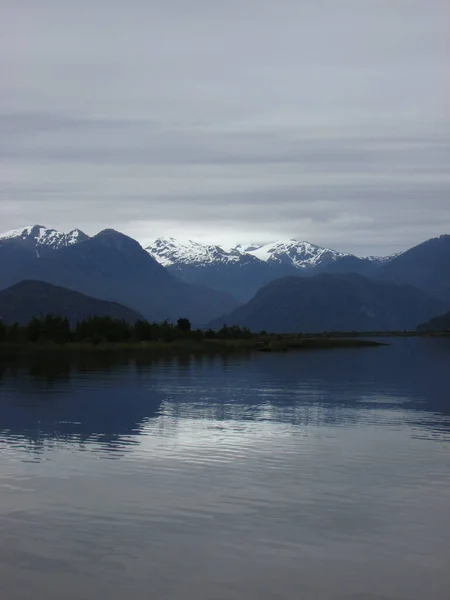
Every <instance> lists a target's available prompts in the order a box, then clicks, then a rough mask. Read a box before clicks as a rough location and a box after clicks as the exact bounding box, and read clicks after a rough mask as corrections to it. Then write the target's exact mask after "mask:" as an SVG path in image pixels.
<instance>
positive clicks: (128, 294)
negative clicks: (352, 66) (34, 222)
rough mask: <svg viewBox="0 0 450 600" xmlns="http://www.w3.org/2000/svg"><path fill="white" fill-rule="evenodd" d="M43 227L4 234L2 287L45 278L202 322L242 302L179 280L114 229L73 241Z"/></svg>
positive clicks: (162, 315)
mask: <svg viewBox="0 0 450 600" xmlns="http://www.w3.org/2000/svg"><path fill="white" fill-rule="evenodd" d="M44 229H45V228H43V227H40V226H35V227H32V228H27V230H29V233H28V234H25V235H24V234H23V233H20V234H19V235H17V236H15V237H12V236H11V235H10V234H8V237H6V238H5V237H1V236H0V289H5V288H7V287H10V286H11V285H14V284H15V283H19V282H20V281H23V280H28V279H32V280H40V281H45V282H47V283H51V284H53V285H57V286H61V287H64V288H67V289H69V290H74V291H77V292H80V293H82V294H86V295H88V296H92V297H94V298H99V299H101V300H108V301H113V302H118V303H120V304H123V305H125V306H128V307H129V308H131V309H133V310H135V311H136V312H138V313H140V314H142V315H143V316H144V317H145V318H147V319H149V320H158V321H160V320H164V319H169V320H173V319H177V318H178V317H180V315H182V316H185V317H187V318H189V319H190V320H191V321H192V322H193V323H194V324H199V325H201V324H204V323H206V322H207V321H209V320H210V319H212V318H214V317H216V316H217V315H218V314H222V313H225V312H228V311H230V310H232V309H233V308H235V307H236V306H237V304H238V302H237V301H236V300H235V299H234V298H233V297H232V296H231V295H229V294H227V293H225V292H220V291H217V290H213V289H210V288H206V287H204V286H199V285H189V284H187V283H184V282H182V281H179V280H178V279H176V278H175V277H173V276H172V275H171V274H170V273H169V272H168V271H167V270H166V269H165V268H164V267H162V266H161V265H160V264H159V263H158V262H156V261H155V260H154V259H153V258H152V257H151V256H150V255H149V253H148V252H146V251H145V250H144V249H143V248H142V247H141V246H140V244H139V243H138V242H136V241H135V240H133V239H132V238H130V237H128V236H126V235H124V234H122V233H119V232H117V231H114V230H112V229H105V230H104V231H101V232H100V233H98V234H97V235H95V236H92V237H88V236H86V235H84V234H82V233H81V232H80V234H79V235H78V236H77V237H76V239H74V241H73V243H71V244H70V245H65V244H61V243H60V241H59V240H60V239H61V236H58V235H55V234H54V233H53V230H51V234H46V232H45V231H44ZM36 232H39V235H36ZM44 240H45V242H44Z"/></svg>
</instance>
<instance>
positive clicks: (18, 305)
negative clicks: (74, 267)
mask: <svg viewBox="0 0 450 600" xmlns="http://www.w3.org/2000/svg"><path fill="white" fill-rule="evenodd" d="M47 314H53V315H57V316H60V317H64V318H67V319H68V320H69V322H70V323H71V324H74V323H76V322H77V321H82V320H83V319H86V318H87V317H92V316H102V317H111V318H113V319H123V320H125V321H128V322H129V323H135V322H136V321H137V320H139V319H142V316H141V315H140V314H139V313H137V312H135V311H134V310H131V309H130V308H127V307H126V306H122V305H121V304H117V303H115V302H105V301H104V300H98V299H97V298H91V297H89V296H86V295H84V294H80V293H78V292H74V291H72V290H68V289H66V288H63V287H59V286H55V285H52V284H50V283H45V282H43V281H32V280H27V281H21V282H20V283H17V284H15V285H13V286H11V287H9V288H8V289H6V290H1V291H0V320H2V321H3V322H4V323H7V324H11V323H20V324H26V323H28V322H29V321H30V320H31V319H32V318H33V317H43V316H45V315H47Z"/></svg>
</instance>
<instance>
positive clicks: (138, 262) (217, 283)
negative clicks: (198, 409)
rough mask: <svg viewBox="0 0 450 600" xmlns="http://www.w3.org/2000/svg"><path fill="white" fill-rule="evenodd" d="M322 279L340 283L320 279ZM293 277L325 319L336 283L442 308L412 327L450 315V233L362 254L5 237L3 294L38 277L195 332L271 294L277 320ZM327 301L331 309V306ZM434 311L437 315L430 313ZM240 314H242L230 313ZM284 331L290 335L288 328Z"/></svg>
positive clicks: (1, 237) (37, 232)
mask: <svg viewBox="0 0 450 600" xmlns="http://www.w3.org/2000/svg"><path fill="white" fill-rule="evenodd" d="M349 274H352V275H360V276H362V277H361V279H360V280H358V281H359V284H358V286H357V287H355V286H356V283H355V281H356V280H349V279H348V277H347V276H348V275H349ZM323 275H330V276H331V275H332V276H333V277H332V278H325V279H323V278H322V276H323ZM292 277H294V278H295V279H298V278H301V279H302V280H303V283H302V289H303V290H305V293H306V291H307V290H309V289H312V288H308V284H307V282H306V281H305V280H307V279H314V280H316V279H317V280H318V281H319V283H318V284H317V285H319V284H320V285H319V287H320V289H321V290H328V291H327V292H325V291H323V296H322V300H321V301H320V302H322V305H323V306H322V312H323V314H324V315H325V312H326V311H328V312H329V311H330V310H332V308H331V307H332V306H333V299H334V297H335V295H336V294H337V290H340V289H341V288H340V287H339V286H338V285H337V283H336V282H337V281H341V282H342V285H343V286H344V287H347V288H348V289H349V290H350V289H352V290H353V291H352V293H356V292H355V290H358V294H359V293H360V292H361V289H362V288H363V287H365V288H367V290H368V289H369V287H368V286H369V284H370V282H378V283H379V284H380V285H379V286H378V287H374V286H372V287H370V294H372V295H374V296H380V302H381V304H377V306H380V307H381V306H382V305H383V301H382V300H383V298H382V296H383V295H385V294H388V292H389V293H391V292H390V291H389V290H390V289H391V288H388V287H385V286H384V287H383V286H382V285H381V283H383V282H384V283H386V284H390V285H393V286H394V287H395V286H398V285H399V284H401V285H406V286H413V291H412V290H411V289H410V294H414V293H415V292H416V291H417V290H420V291H421V292H422V293H423V294H425V295H426V296H427V297H428V298H429V300H430V301H432V300H434V301H436V300H437V301H441V303H443V304H441V305H436V304H434V305H433V304H429V305H428V306H429V307H431V312H430V313H428V312H427V310H425V311H424V313H423V314H422V313H420V314H418V315H417V316H418V320H417V322H415V323H412V321H413V320H414V319H415V318H416V315H415V314H414V315H412V317H411V321H408V323H410V322H411V324H412V325H413V326H414V327H415V326H417V324H418V323H419V322H422V321H426V320H428V319H429V318H431V317H433V316H435V315H436V314H439V313H443V312H445V311H446V310H449V308H450V236H449V235H442V236H440V237H438V238H434V239H431V240H428V241H426V242H423V243H422V244H419V245H417V246H415V247H414V248H411V249H410V250H407V251H405V252H403V253H400V254H397V255H391V256H385V257H357V256H355V255H352V254H349V253H344V252H338V251H336V250H332V249H329V248H323V247H320V246H316V245H314V244H311V243H309V242H305V241H298V240H293V239H291V240H284V241H277V242H274V243H271V244H265V245H260V244H240V245H237V246H234V247H232V248H226V247H224V246H221V245H219V244H217V245H216V244H202V243H199V242H194V241H190V242H181V241H177V240H175V239H174V238H158V239H155V240H154V241H153V242H152V243H151V244H150V245H148V246H147V248H143V247H142V246H141V245H140V244H139V243H138V242H136V241H135V240H133V239H132V238H130V237H128V236H126V235H124V234H121V233H119V232H117V231H114V230H111V229H106V230H104V231H101V232H100V233H98V234H97V235H94V236H92V237H89V236H88V235H86V234H85V233H83V232H82V231H80V230H79V229H73V230H72V231H71V232H69V233H67V234H66V233H62V232H59V231H57V230H54V229H48V228H46V227H43V226H41V225H34V226H29V227H24V228H23V229H17V230H13V231H9V232H7V233H5V234H0V289H4V288H7V287H9V286H11V285H14V284H16V283H18V282H20V281H22V280H25V279H28V280H29V279H33V280H41V281H45V282H48V283H51V284H53V285H57V286H62V287H65V288H68V289H71V290H75V291H78V292H80V293H83V294H86V295H88V296H92V297H95V298H99V299H102V300H107V301H113V302H118V303H120V304H123V305H125V306H128V307H130V308H131V309H132V310H134V311H136V312H138V313H140V314H142V315H144V317H145V318H147V319H150V320H162V319H169V320H173V319H177V318H179V317H180V316H185V317H187V318H189V319H190V320H191V321H192V323H193V324H195V325H205V324H207V323H209V322H216V323H217V322H218V321H217V319H219V320H220V319H222V320H223V322H229V319H228V316H227V315H229V314H230V313H231V314H233V315H242V313H241V312H239V311H241V309H242V308H243V305H244V306H246V305H248V304H250V303H252V302H253V301H254V300H255V297H256V296H258V297H259V298H260V297H261V293H263V292H264V289H265V288H266V287H267V288H268V290H269V291H270V297H271V298H272V299H274V300H273V302H272V300H271V303H272V304H271V306H272V308H270V311H271V312H272V313H275V312H276V311H277V310H278V308H280V307H282V305H283V302H284V301H285V300H284V299H285V297H286V294H288V293H289V294H290V293H292V294H293V295H294V296H295V294H296V293H297V291H295V293H294V286H295V290H298V289H299V288H298V287H297V283H296V284H293V283H292V282H291V283H288V284H286V283H284V284H283V285H281V284H279V283H278V282H279V281H280V280H290V279H291V278H292ZM361 281H363V282H367V281H369V283H361ZM272 283H273V284H274V285H272ZM298 285H300V284H298ZM311 285H313V286H314V285H316V284H315V283H314V284H311ZM285 286H287V287H285ZM286 290H290V291H289V292H287V291H286ZM264 293H265V292H264ZM267 293H269V292H267ZM308 293H309V292H308ZM321 293H322V292H321ZM339 293H340V292H339ZM349 293H350V292H349ZM327 294H328V296H327ZM392 294H393V296H392V297H393V298H397V299H396V300H395V302H397V303H399V305H401V306H403V307H404V308H403V310H404V311H406V312H408V310H409V309H408V298H407V294H404V295H401V294H399V295H398V297H397V296H395V294H394V293H393V292H392ZM255 295H256V296H255ZM325 297H328V299H329V301H330V302H328V301H327V303H324V302H323V298H325ZM358 297H359V296H358ZM411 298H412V296H411ZM417 298H419V297H418V296H417ZM422 300H423V303H422V305H423V306H425V301H424V299H423V298H422ZM258 302H259V300H258ZM336 302H337V300H336ZM421 302H422V301H421ZM330 303H331V304H330ZM239 305H240V308H238V307H239ZM350 305H351V303H350ZM252 306H255V305H254V304H253V305H252ZM302 306H303V305H302ZM335 306H337V305H335ZM433 306H434V307H435V309H436V311H437V312H434V313H433V310H434V308H433ZM277 307H278V308H277ZM235 309H238V312H237V313H236V312H233V311H235ZM438 309H439V310H438ZM249 310H250V309H249ZM252 310H253V309H252ZM258 310H259V309H258ZM303 310H304V311H306V312H308V311H309V312H308V314H309V316H310V317H311V318H312V314H313V313H312V312H311V308H309V309H308V311H307V309H306V307H305V306H304V308H303ZM370 310H372V309H369V311H370ZM383 310H387V306H384V308H383ZM294 312H295V311H294ZM306 312H305V314H306ZM400 312H401V311H400ZM392 314H398V318H397V317H396V318H395V319H391V320H390V321H389V323H390V327H389V328H394V329H395V328H403V325H404V324H405V322H406V321H405V320H402V318H401V315H400V313H395V311H394V312H393V313H392ZM411 314H412V313H411ZM239 318H240V317H239ZM271 322H272V325H271ZM314 322H315V323H316V324H317V327H319V325H320V323H321V322H322V326H320V327H319V329H320V330H322V329H323V328H325V329H328V328H329V327H328V326H327V327H325V325H326V324H327V323H329V321H326V320H325V319H323V320H322V321H320V319H318V320H317V319H315V320H314ZM344 322H345V323H347V321H342V327H343V325H344ZM276 323H278V321H277V320H276V319H275V317H274V319H273V321H269V322H268V323H266V325H265V326H264V327H263V328H266V329H270V330H275V329H274V328H276V326H277V325H276ZM299 323H300V321H298V319H297V321H296V320H295V319H293V320H292V326H293V327H294V325H295V328H296V330H298V327H297V325H298V324H299ZM370 323H372V325H373V327H375V325H376V321H370V320H369V321H367V324H370ZM379 323H380V326H381V321H379ZM396 323H397V325H395V324H396ZM385 324H387V323H385ZM283 327H284V329H286V327H288V325H283ZM338 328H340V327H338ZM375 328H376V327H375ZM302 329H305V328H304V327H302Z"/></svg>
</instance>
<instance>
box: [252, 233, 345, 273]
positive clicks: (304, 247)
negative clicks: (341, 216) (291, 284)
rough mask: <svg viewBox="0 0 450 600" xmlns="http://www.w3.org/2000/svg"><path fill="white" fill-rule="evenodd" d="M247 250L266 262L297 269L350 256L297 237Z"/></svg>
mask: <svg viewBox="0 0 450 600" xmlns="http://www.w3.org/2000/svg"><path fill="white" fill-rule="evenodd" d="M247 252H248V254H251V255H253V256H255V257H256V258H259V260H262V261H264V262H278V263H285V264H291V265H292V266H294V267H295V268H297V269H307V268H310V267H314V266H317V265H321V264H325V263H329V262H333V261H335V260H337V259H338V258H341V257H343V256H348V255H347V254H344V253H342V252H337V251H336V250H330V249H329V248H322V247H320V246H316V245H315V244H311V243H310V242H306V241H298V240H295V239H289V240H280V241H277V242H272V243H270V244H265V245H264V246H260V247H257V248H255V249H252V250H247Z"/></svg>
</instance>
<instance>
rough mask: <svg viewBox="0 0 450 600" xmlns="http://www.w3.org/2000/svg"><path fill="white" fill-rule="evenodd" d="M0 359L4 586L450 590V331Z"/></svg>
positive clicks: (17, 594)
mask: <svg viewBox="0 0 450 600" xmlns="http://www.w3.org/2000/svg"><path fill="white" fill-rule="evenodd" d="M393 342H394V343H393V345H392V346H390V347H383V348H371V349H364V350H338V351H325V352H324V351H316V352H309V353H292V354H280V355H277V354H273V355H272V354H258V355H255V356H253V357H238V356H233V357H231V358H227V359H224V358H204V359H198V358H197V359H178V360H177V359H175V360H160V361H151V360H145V359H142V358H141V359H140V360H139V361H138V362H136V361H133V360H128V359H120V358H119V357H116V358H115V359H114V360H113V359H111V358H108V357H104V356H97V357H91V358H90V359H87V358H86V357H84V358H83V357H81V358H80V357H78V358H77V357H73V358H69V357H67V356H64V355H63V356H61V357H60V358H59V359H58V360H55V359H52V360H51V361H49V360H47V361H45V362H44V361H39V360H37V359H35V360H34V361H32V362H29V363H22V364H18V363H17V362H12V361H7V362H4V361H3V362H2V366H1V369H0V598H1V599H2V600H3V599H5V600H15V599H20V600H24V599H26V598H31V597H33V598H38V599H41V598H42V599H46V600H60V599H61V598H64V599H65V600H75V599H76V600H94V599H96V600H97V599H98V598H108V599H109V600H119V599H121V600H122V599H127V600H128V599H130V600H144V599H145V600H148V599H156V600H165V599H167V600H179V599H180V600H181V599H183V600H185V599H191V598H192V599H195V600H244V599H245V600H253V599H255V600H269V599H282V598H283V599H284V598H287V599H293V598H295V599H297V598H298V599H301V600H309V599H311V600H335V599H336V600H344V599H348V600H350V599H353V600H358V599H365V600H369V599H370V600H379V599H380V600H381V599H385V600H387V599H389V600H394V599H396V600H400V599H401V600H416V599H417V600H424V599H427V600H448V598H449V597H450V569H449V565H450V392H449V390H450V368H449V367H450V340H437V339H435V340H433V339H430V340H414V339H412V340H403V339H398V340H393Z"/></svg>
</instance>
